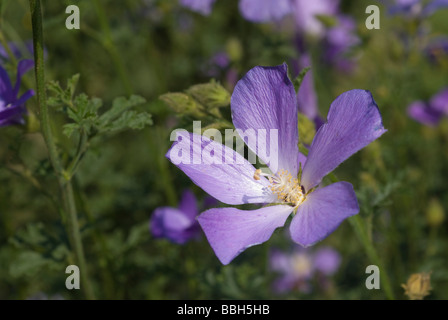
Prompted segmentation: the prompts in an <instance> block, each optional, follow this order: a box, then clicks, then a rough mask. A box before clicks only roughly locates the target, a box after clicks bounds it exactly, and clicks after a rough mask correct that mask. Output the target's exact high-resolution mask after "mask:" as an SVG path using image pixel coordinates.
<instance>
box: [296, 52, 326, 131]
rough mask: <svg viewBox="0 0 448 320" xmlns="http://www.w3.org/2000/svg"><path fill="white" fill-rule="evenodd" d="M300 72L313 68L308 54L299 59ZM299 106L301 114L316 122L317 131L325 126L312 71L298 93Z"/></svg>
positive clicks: (305, 78) (307, 74)
mask: <svg viewBox="0 0 448 320" xmlns="http://www.w3.org/2000/svg"><path fill="white" fill-rule="evenodd" d="M298 67H299V70H302V69H303V68H306V67H311V57H310V55H309V54H307V53H303V54H302V55H301V56H300V58H299V63H298ZM297 104H298V109H299V112H301V113H303V114H304V115H305V116H306V117H307V118H308V119H310V120H311V121H314V125H315V127H316V131H317V130H318V129H319V128H320V126H321V125H323V124H324V122H325V121H324V120H323V119H322V117H321V116H320V115H319V108H318V104H317V95H316V91H315V90H314V79H313V72H312V70H308V72H307V73H306V75H305V77H304V78H303V80H302V83H301V84H300V87H299V90H298V91H297Z"/></svg>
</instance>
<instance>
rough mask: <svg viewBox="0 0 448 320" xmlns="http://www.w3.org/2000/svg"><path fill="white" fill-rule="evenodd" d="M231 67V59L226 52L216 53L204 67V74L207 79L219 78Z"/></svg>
mask: <svg viewBox="0 0 448 320" xmlns="http://www.w3.org/2000/svg"><path fill="white" fill-rule="evenodd" d="M229 65H230V59H229V56H228V55H227V53H226V52H224V51H219V52H217V53H215V54H214V55H213V56H212V57H211V58H210V59H209V60H208V61H207V62H206V63H205V64H204V66H203V70H204V74H205V75H206V76H207V77H212V78H216V77H219V76H220V74H221V73H222V71H223V70H225V69H227V67H228V66H229Z"/></svg>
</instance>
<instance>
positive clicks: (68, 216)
mask: <svg viewBox="0 0 448 320" xmlns="http://www.w3.org/2000/svg"><path fill="white" fill-rule="evenodd" d="M29 3H30V10H31V19H32V26H33V47H34V63H35V66H34V69H35V75H36V93H37V94H36V96H37V104H38V109H39V116H40V122H41V128H42V133H43V136H44V139H45V143H46V145H47V148H48V154H49V157H50V161H51V164H52V166H53V169H54V170H55V173H56V175H57V178H58V183H59V188H60V191H61V195H62V202H63V205H64V212H65V213H64V220H65V221H63V222H64V223H65V225H66V228H67V233H68V235H69V239H70V244H71V246H72V248H73V250H74V253H75V259H76V263H77V265H78V267H79V269H80V276H81V282H82V285H81V287H82V288H83V290H84V294H85V297H86V298H87V299H94V295H93V291H92V288H91V284H90V281H89V280H88V276H87V267H86V262H85V258H84V250H83V246H82V241H81V234H80V232H79V224H78V217H77V212H76V205H75V200H74V195H73V188H72V184H71V181H70V180H67V179H66V178H65V177H64V168H63V165H62V162H61V160H60V158H59V154H58V150H57V148H56V144H55V141H54V139H53V134H52V131H51V122H50V117H49V113H48V107H47V99H46V93H45V75H44V50H43V43H44V42H43V31H42V13H41V7H40V0H29Z"/></svg>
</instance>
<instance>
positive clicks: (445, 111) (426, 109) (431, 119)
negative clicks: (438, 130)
mask: <svg viewBox="0 0 448 320" xmlns="http://www.w3.org/2000/svg"><path fill="white" fill-rule="evenodd" d="M408 115H409V116H410V117H411V118H413V119H414V120H416V121H418V122H420V123H422V124H425V125H428V126H436V125H437V124H438V123H439V121H440V120H441V118H442V117H443V116H447V115H448V88H445V89H443V90H441V91H439V92H438V93H437V94H436V95H434V96H433V97H432V98H431V99H430V100H429V102H424V101H420V100H419V101H414V102H412V103H411V104H410V105H409V106H408Z"/></svg>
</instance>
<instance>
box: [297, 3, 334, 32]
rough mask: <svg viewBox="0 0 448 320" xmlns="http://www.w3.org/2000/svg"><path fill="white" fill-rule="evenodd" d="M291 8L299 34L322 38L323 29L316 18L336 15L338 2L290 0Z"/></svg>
mask: <svg viewBox="0 0 448 320" xmlns="http://www.w3.org/2000/svg"><path fill="white" fill-rule="evenodd" d="M292 7H293V11H294V16H295V22H296V25H297V28H298V30H299V32H301V33H304V34H309V35H312V36H316V37H322V36H323V35H324V33H325V27H324V25H323V24H322V22H321V21H320V20H319V18H318V17H319V16H335V15H337V14H338V12H339V0H313V1H310V0H292Z"/></svg>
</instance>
